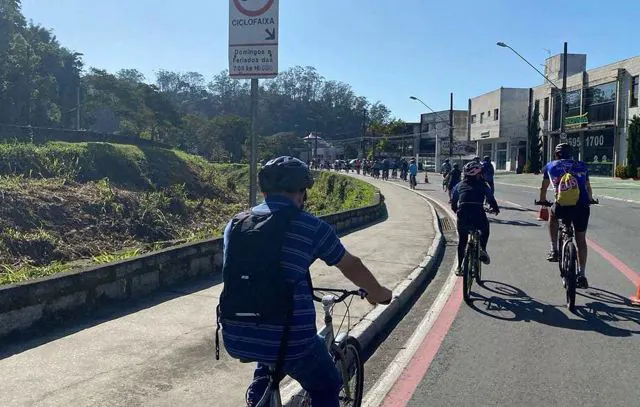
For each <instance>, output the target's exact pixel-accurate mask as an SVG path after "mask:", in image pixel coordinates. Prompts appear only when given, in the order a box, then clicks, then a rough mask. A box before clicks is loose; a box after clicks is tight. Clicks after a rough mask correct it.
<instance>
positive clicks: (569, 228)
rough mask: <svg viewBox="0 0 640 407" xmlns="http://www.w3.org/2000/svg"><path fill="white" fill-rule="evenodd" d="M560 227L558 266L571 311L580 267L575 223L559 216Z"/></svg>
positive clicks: (574, 306)
mask: <svg viewBox="0 0 640 407" xmlns="http://www.w3.org/2000/svg"><path fill="white" fill-rule="evenodd" d="M590 203H591V204H593V205H598V204H599V203H600V202H599V201H598V200H591V202H590ZM534 204H535V205H540V206H546V207H551V206H553V203H552V202H549V201H534ZM557 221H558V226H559V228H560V230H559V233H558V248H559V249H560V259H559V261H558V268H559V269H560V277H562V286H563V287H564V289H565V292H566V301H567V302H566V304H567V308H569V311H571V312H574V311H575V309H576V287H577V277H578V273H577V269H578V250H577V249H576V243H575V240H574V236H575V233H574V230H573V223H571V221H565V220H564V219H560V218H557Z"/></svg>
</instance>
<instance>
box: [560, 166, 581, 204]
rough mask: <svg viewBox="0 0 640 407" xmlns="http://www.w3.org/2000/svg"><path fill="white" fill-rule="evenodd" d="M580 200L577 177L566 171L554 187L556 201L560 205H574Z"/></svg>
mask: <svg viewBox="0 0 640 407" xmlns="http://www.w3.org/2000/svg"><path fill="white" fill-rule="evenodd" d="M579 200H580V186H579V185H578V179H577V178H576V177H575V175H573V174H572V173H571V172H570V171H566V170H565V173H564V175H563V176H562V178H560V182H558V187H557V189H556V202H557V203H558V205H560V206H576V205H577V204H578V201H579Z"/></svg>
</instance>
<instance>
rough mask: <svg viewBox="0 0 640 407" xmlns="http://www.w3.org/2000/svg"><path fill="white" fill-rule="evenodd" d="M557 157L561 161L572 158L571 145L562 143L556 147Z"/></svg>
mask: <svg viewBox="0 0 640 407" xmlns="http://www.w3.org/2000/svg"><path fill="white" fill-rule="evenodd" d="M556 155H557V156H558V157H560V158H561V159H563V158H564V159H566V158H571V155H572V149H571V145H570V144H567V143H560V144H558V145H557V146H556Z"/></svg>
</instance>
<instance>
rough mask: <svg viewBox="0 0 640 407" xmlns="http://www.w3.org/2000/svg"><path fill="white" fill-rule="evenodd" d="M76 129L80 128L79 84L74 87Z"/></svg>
mask: <svg viewBox="0 0 640 407" xmlns="http://www.w3.org/2000/svg"><path fill="white" fill-rule="evenodd" d="M76 130H80V86H78V87H76Z"/></svg>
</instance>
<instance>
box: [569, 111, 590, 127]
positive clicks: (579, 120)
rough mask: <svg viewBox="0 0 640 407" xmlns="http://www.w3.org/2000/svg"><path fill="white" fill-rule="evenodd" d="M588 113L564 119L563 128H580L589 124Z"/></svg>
mask: <svg viewBox="0 0 640 407" xmlns="http://www.w3.org/2000/svg"><path fill="white" fill-rule="evenodd" d="M587 114H588V113H585V114H581V115H579V116H571V117H567V118H565V119H564V125H565V126H580V125H582V124H587V123H589V118H588V117H587Z"/></svg>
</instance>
